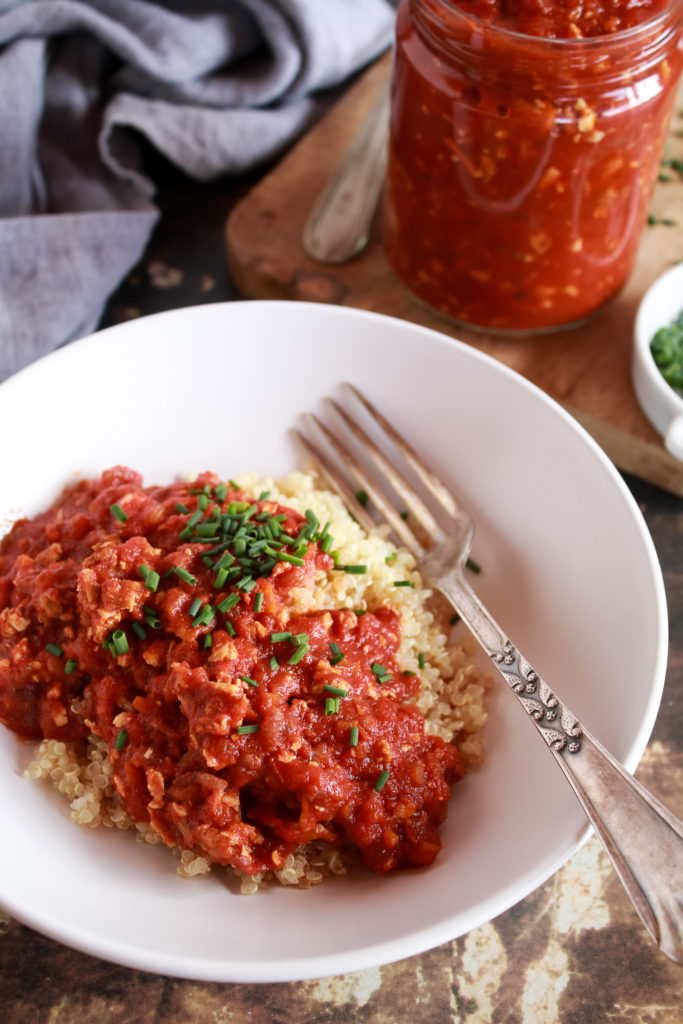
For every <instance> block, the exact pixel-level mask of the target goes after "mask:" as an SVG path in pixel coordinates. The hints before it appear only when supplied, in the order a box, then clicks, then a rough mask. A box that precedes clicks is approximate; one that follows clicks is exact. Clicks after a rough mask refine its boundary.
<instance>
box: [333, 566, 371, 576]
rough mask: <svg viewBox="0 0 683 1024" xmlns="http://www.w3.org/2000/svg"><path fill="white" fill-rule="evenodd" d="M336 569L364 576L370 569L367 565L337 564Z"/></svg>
mask: <svg viewBox="0 0 683 1024" xmlns="http://www.w3.org/2000/svg"><path fill="white" fill-rule="evenodd" d="M335 569H339V570H340V571H341V572H348V573H351V574H352V575H355V576H362V575H363V573H366V572H367V571H368V567H367V565H335Z"/></svg>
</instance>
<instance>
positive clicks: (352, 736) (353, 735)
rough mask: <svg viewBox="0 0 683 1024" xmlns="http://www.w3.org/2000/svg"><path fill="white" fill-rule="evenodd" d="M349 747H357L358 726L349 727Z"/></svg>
mask: <svg viewBox="0 0 683 1024" xmlns="http://www.w3.org/2000/svg"><path fill="white" fill-rule="evenodd" d="M349 746H350V747H357V746H358V726H357V725H352V726H351V731H350V732H349Z"/></svg>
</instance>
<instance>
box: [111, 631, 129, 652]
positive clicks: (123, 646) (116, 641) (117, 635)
mask: <svg viewBox="0 0 683 1024" xmlns="http://www.w3.org/2000/svg"><path fill="white" fill-rule="evenodd" d="M111 639H112V643H113V645H114V651H115V653H116V654H127V653H128V651H129V650H130V647H129V645H128V637H127V636H126V634H125V633H124V631H123V630H122V629H115V630H114V632H113V633H112V635H111Z"/></svg>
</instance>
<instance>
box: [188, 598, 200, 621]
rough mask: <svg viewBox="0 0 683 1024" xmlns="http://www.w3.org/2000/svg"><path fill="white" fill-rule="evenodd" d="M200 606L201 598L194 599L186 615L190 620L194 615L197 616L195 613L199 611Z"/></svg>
mask: <svg viewBox="0 0 683 1024" xmlns="http://www.w3.org/2000/svg"><path fill="white" fill-rule="evenodd" d="M201 606H202V599H201V597H195V599H194V601H193V602H192V604H191V605H190V607H189V608H188V609H187V614H188V615H189V616H190V617H191V618H194V617H195V615H196V614H197V612H198V611H199V609H200V608H201Z"/></svg>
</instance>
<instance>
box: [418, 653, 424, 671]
mask: <svg viewBox="0 0 683 1024" xmlns="http://www.w3.org/2000/svg"><path fill="white" fill-rule="evenodd" d="M417 664H418V666H419V667H420V668H424V667H425V656H424V654H422V653H420V654H418V656H417Z"/></svg>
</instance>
